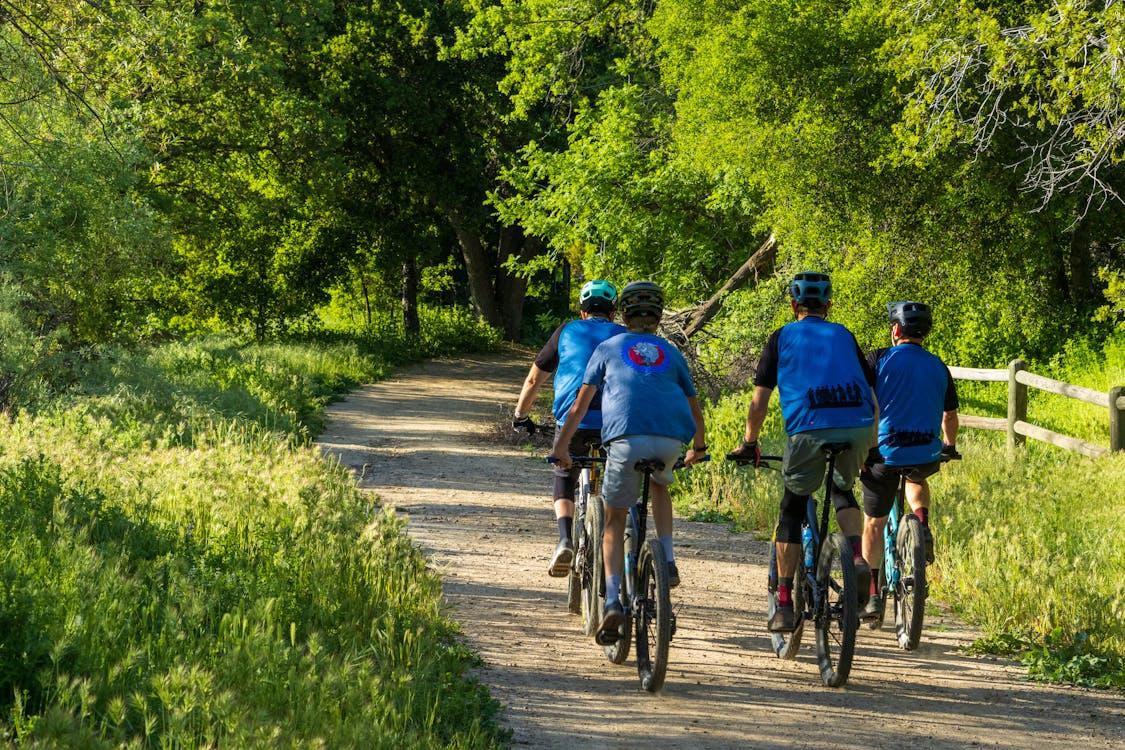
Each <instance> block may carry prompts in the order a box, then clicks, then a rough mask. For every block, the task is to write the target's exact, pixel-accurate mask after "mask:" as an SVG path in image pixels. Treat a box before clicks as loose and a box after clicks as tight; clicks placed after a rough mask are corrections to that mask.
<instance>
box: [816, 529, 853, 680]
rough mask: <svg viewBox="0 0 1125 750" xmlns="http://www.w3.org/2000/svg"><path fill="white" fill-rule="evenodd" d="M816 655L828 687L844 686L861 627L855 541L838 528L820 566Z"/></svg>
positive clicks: (824, 548)
mask: <svg viewBox="0 0 1125 750" xmlns="http://www.w3.org/2000/svg"><path fill="white" fill-rule="evenodd" d="M816 584H817V589H818V590H819V592H820V600H819V601H818V602H817V607H816V612H815V620H816V656H817V662H818V664H819V666H820V678H821V680H823V681H824V684H825V685H827V686H828V687H843V686H844V684H845V683H846V682H847V681H848V673H849V672H851V669H852V656H853V655H854V654H855V634H856V630H857V629H858V627H859V605H858V599H857V596H856V582H855V564H854V563H853V562H852V545H851V544H850V543H849V542H848V540H847V538H846V537H845V536H844V535H843V534H841V533H839V532H837V533H835V534H833V535H832V536H831V537H829V538H828V539H826V540H825V542H824V544H823V545H821V548H820V559H819V560H818V561H817V566H816Z"/></svg>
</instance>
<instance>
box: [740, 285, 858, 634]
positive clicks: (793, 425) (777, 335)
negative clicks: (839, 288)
mask: <svg viewBox="0 0 1125 750" xmlns="http://www.w3.org/2000/svg"><path fill="white" fill-rule="evenodd" d="M789 295H790V297H791V298H792V299H791V300H790V307H791V308H792V310H793V316H794V317H795V318H796V320H795V321H793V322H792V323H787V324H786V325H784V326H782V327H781V328H779V329H778V330H776V331H774V332H773V334H772V335H771V336H770V337H769V340H768V341H767V342H766V347H765V349H764V350H763V351H762V357H761V360H760V361H759V362H758V368H757V371H756V372H755V375H754V396H753V400H752V401H751V403H750V412H749V414H748V415H747V417H746V432H745V436H744V441H743V443H742V445H741V446H740V447H739V448H738V449H737V450H735V451H733V452H731V454H730V457H731V458H735V459H743V460H747V461H751V462H753V463H754V465H755V466H757V465H759V464H760V463H761V455H762V453H761V449H760V448H759V447H758V436H759V434H760V433H761V429H762V423H763V422H764V421H765V419H766V413H767V410H768V408H769V401H770V394H771V393H773V389H774V388H777V389H778V393H779V396H780V399H781V413H782V415H783V417H784V420H785V432H786V434H787V435H788V436H789V439H788V442H787V443H786V446H785V453H784V457H783V462H782V475H783V477H784V479H785V493H784V495H783V496H782V498H781V515H780V517H779V518H778V522H777V530H776V532H775V534H774V541H775V543H776V545H777V575H778V579H777V604H778V606H777V609H776V611H775V612H774V614H773V616H772V617H771V618H770V620H769V624H768V627H769V629H770V631H771V632H775V633H787V632H792V631H793V630H795V629H796V627H797V615H796V613H795V612H794V609H793V576H794V573H795V572H796V570H797V562H798V558H799V556H800V553H801V524H802V522H803V521H804V519H805V514H806V507H807V503H808V499H809V496H810V495H811V494H812V493H813V491H815V490H816V488H817V487H818V486H819V485H821V484H822V483H823V480H824V472H825V470H826V469H827V463H828V458H827V456H826V455H825V452H824V447H825V446H826V445H828V444H829V443H848V444H849V445H850V449H849V450H848V451H846V452H844V453H842V454H840V455H838V456H837V457H836V463H835V467H836V470H835V473H834V477H833V483H832V484H833V489H832V492H831V496H832V497H831V499H832V505H833V506H834V507H835V509H836V520H837V521H838V522H839V524H840V530H841V531H842V532H843V533H844V535H845V536H847V537H848V541H849V542H851V545H852V551H853V553H854V561H855V566H856V583H857V586H858V591H859V594H860V596H861V601H860V604H861V605H863V604H865V603H866V599H867V592H868V590H869V587H870V585H871V584H870V576H871V573H870V570H869V568H868V566H867V563H866V562H865V561H864V558H863V554H862V552H863V548H862V542H861V532H862V528H863V519H862V516H861V515H860V511H859V504H858V503H856V500H855V494H854V493H853V492H852V486H853V485H854V483H855V478H856V475H857V474H858V473H859V470H860V467H861V466H862V464H863V459H864V457H865V456H866V455H867V450H868V448H870V447H871V445H872V443H873V440H874V426H875V411H876V407H875V397H874V394H873V393H872V386H873V385H874V382H875V378H874V374H873V373H872V371H871V369H870V368H869V367H868V365H867V361H866V360H865V359H864V356H863V352H862V351H861V350H860V348H859V343H858V342H857V341H856V340H855V336H853V335H852V333H851V332H850V331H849V330H848V329H847V328H845V327H844V326H842V325H839V324H837V323H829V322H828V320H827V319H826V318H827V316H828V311H829V309H830V308H831V306H832V302H831V298H832V282H831V281H830V279H829V278H828V276H827V274H823V273H814V272H804V273H799V274H797V275H796V277H794V279H793V281H792V282H791V283H790V284H789Z"/></svg>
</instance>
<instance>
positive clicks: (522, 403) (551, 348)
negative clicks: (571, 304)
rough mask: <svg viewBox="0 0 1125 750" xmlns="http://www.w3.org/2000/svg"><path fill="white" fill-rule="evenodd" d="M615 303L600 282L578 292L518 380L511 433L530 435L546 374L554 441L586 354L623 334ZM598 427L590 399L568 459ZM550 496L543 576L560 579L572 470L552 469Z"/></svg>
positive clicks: (567, 548)
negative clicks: (571, 312)
mask: <svg viewBox="0 0 1125 750" xmlns="http://www.w3.org/2000/svg"><path fill="white" fill-rule="evenodd" d="M616 305H617V288H616V287H614V286H613V284H611V283H609V282H608V281H605V280H603V279H595V280H593V281H588V282H586V283H585V284H584V285H583V286H582V290H581V291H580V292H579V294H578V306H579V308H580V310H581V312H580V314H579V318H578V319H576V320H570V321H567V322H566V323H563V324H562V325H560V326H559V327H558V328H556V329H555V332H554V333H552V334H551V338H549V339H548V340H547V343H546V344H545V345H544V346H543V349H542V350H540V352H539V354H538V355H537V356H536V357H535V362H534V363H532V365H531V369H530V370H529V371H528V373H527V378H526V379H525V380H524V383H523V389H522V390H521V391H520V397H519V401H517V402H516V411H515V415H514V417H513V420H512V427H513V428H514V429H516V430H526V431H527V432H528V433H529V434H531V433H534V432H535V430H536V428H537V425H536V424H535V423H534V422H532V421H531V417H530V416H529V414H530V412H531V409H532V407H533V406H534V405H535V397H536V395H537V394H538V393H539V388H540V387H541V386H542V385H543V383H545V382H546V381H547V378H549V377H550V375H551V373H554V374H555V384H554V387H555V400H554V404H553V408H552V411H553V412H554V415H555V423H556V427H555V430H556V433H555V434H556V440H557V436H558V432H559V431H560V430H562V427H563V424H564V422H565V420H566V418H567V415H568V413H569V412H570V407H571V406H572V405H573V404H574V399H575V397H576V396H577V395H578V388H579V386H581V385H582V376H583V374H585V372H586V364H587V363H588V362H589V361H590V355H592V354H593V353H594V350H595V349H596V348H597V347H598V344H600V343H602V342H603V341H605V340H606V339H609V338H612V337H613V336H616V335H617V334H619V333H624V332H625V328H624V326H621V325H618V324H617V323H614V322H613V314H614V311H615V309H616ZM601 426H602V413H601V404H600V403H599V400H598V399H595V400H594V402H593V403H591V404H590V408H589V409H588V410H587V412H586V413H585V414H584V415H583V416H581V417H580V418H579V421H578V422H576V423H575V427H576V428H577V429H576V430H575V432H574V434H573V435H572V436H571V438H570V439H569V441H568V443H567V445H568V446H569V449H570V452H571V453H573V454H574V455H579V456H584V455H587V454H588V453H589V452H590V448H591V446H595V445H597V444H598V442H599V433H600V430H601ZM554 474H555V477H554V486H553V490H552V498H553V500H554V504H555V520H556V522H557V523H558V526H559V541H558V544H556V545H555V552H554V554H553V555H551V562H550V564H549V565H548V566H547V574H548V575H550V576H553V577H555V578H562V577H564V576H566V575H567V573H568V572H569V571H570V564H571V562H572V561H573V560H574V485H575V483H576V481H577V479H578V471H577V470H573V469H571V470H567V469H562V468H559V467H558V466H557V465H556V467H555V471H554Z"/></svg>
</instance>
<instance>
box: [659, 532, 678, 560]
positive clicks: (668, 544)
mask: <svg viewBox="0 0 1125 750" xmlns="http://www.w3.org/2000/svg"><path fill="white" fill-rule="evenodd" d="M658 538H659V539H660V546H661V547H663V548H664V558H665V559H666V560H667V561H668V562H675V560H676V558H675V556H674V555H673V554H672V535H671V534H669V535H668V536H662V537H658Z"/></svg>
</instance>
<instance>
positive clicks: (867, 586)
mask: <svg viewBox="0 0 1125 750" xmlns="http://www.w3.org/2000/svg"><path fill="white" fill-rule="evenodd" d="M853 563H854V564H855V587H856V594H857V596H856V599H857V600H858V601H857V603H858V604H859V608H860V609H861V610H862V609H863V608H864V607H866V606H867V600H868V599H869V598H870V597H871V566H870V565H868V564H867V561H866V560H864V559H863V558H862V557H856V558H853Z"/></svg>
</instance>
